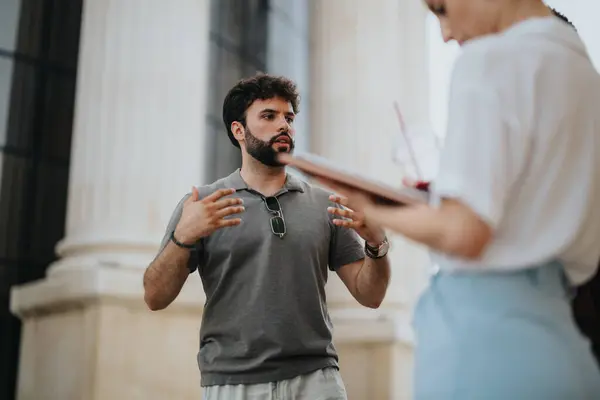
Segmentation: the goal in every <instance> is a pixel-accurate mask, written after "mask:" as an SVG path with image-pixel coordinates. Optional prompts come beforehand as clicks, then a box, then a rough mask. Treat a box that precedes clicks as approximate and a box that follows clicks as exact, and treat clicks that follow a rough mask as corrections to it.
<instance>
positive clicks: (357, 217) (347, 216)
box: [327, 194, 385, 246]
mask: <svg viewBox="0 0 600 400" xmlns="http://www.w3.org/2000/svg"><path fill="white" fill-rule="evenodd" d="M357 196H362V194H358V195H357ZM357 196H352V198H353V199H355V200H356V205H357V207H355V209H353V208H352V206H353V204H352V202H350V201H349V200H348V197H346V196H342V195H331V196H329V200H331V201H332V202H334V203H337V204H339V205H341V206H343V208H338V207H329V208H328V209H327V211H328V212H329V213H330V214H332V215H335V216H337V217H341V218H335V219H334V220H333V223H334V224H335V225H337V226H343V227H346V228H351V229H354V230H355V231H356V232H357V233H358V234H359V235H360V237H362V238H363V239H364V240H365V241H366V242H367V243H369V244H370V245H372V246H378V245H379V244H380V243H381V242H383V240H384V239H385V232H384V231H383V229H381V228H379V227H374V226H370V225H369V224H368V223H367V221H366V219H365V214H364V211H361V209H362V207H361V206H366V205H367V203H366V202H369V201H370V200H368V199H366V198H362V197H361V198H358V197H357Z"/></svg>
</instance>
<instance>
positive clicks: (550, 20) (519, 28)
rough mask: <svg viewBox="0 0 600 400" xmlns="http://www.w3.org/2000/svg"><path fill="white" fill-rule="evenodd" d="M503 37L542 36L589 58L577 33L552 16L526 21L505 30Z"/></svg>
mask: <svg viewBox="0 0 600 400" xmlns="http://www.w3.org/2000/svg"><path fill="white" fill-rule="evenodd" d="M503 35H504V36H507V37H510V36H520V35H539V36H543V37H545V38H546V39H548V40H551V41H553V42H555V43H559V44H561V45H563V46H565V47H568V48H571V49H572V50H574V51H576V52H577V53H579V54H581V55H582V56H584V57H586V58H589V56H588V53H587V50H586V47H585V44H584V43H583V41H582V40H581V37H580V36H579V34H578V33H577V31H576V30H575V29H574V28H573V27H572V26H571V25H569V24H567V23H566V22H564V21H562V20H560V19H559V18H557V17H554V16H549V17H536V18H529V19H526V20H524V21H521V22H519V23H517V24H515V25H513V26H512V27H510V28H508V29H507V30H505V31H504V33H503Z"/></svg>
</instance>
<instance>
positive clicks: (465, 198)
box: [433, 55, 527, 229]
mask: <svg viewBox="0 0 600 400" xmlns="http://www.w3.org/2000/svg"><path fill="white" fill-rule="evenodd" d="M478 56H482V55H475V56H471V57H467V58H464V59H462V60H459V61H458V62H457V64H456V68H457V69H459V70H457V71H456V72H455V73H454V74H453V77H452V83H451V88H450V102H449V109H448V124H447V130H446V139H445V142H444V148H443V150H442V152H441V155H440V164H439V172H438V176H437V177H436V179H435V182H434V187H433V192H434V194H435V195H436V197H439V198H442V199H443V198H454V199H457V200H460V201H461V202H462V203H464V204H466V205H467V206H468V207H469V208H471V209H472V210H473V211H474V212H475V213H476V214H477V215H478V216H479V217H480V218H482V219H483V220H484V221H486V223H488V224H489V225H490V226H491V227H492V229H495V228H496V227H497V226H498V224H499V223H500V220H501V219H502V215H503V212H504V208H505V204H506V201H507V198H508V196H509V193H510V190H511V188H512V186H513V184H514V183H515V181H516V180H517V178H518V176H519V174H520V171H521V169H522V166H523V165H524V161H525V156H526V152H527V146H526V143H525V141H524V140H522V139H523V138H524V135H522V132H520V131H519V129H518V123H517V115H516V112H515V111H514V109H513V108H511V107H510V105H507V104H504V103H503V102H502V101H501V98H503V97H502V96H500V93H499V91H498V85H499V84H500V83H498V82H496V83H497V84H495V82H494V78H497V74H493V75H494V76H486V72H485V70H484V69H483V68H485V63H482V62H481V60H479V59H478ZM482 67H483V68H482ZM496 72H497V71H496Z"/></svg>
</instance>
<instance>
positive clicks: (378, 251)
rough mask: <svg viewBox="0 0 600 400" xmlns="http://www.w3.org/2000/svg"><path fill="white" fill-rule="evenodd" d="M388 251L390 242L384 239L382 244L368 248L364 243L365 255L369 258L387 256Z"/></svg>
mask: <svg viewBox="0 0 600 400" xmlns="http://www.w3.org/2000/svg"><path fill="white" fill-rule="evenodd" d="M389 249H390V242H389V241H388V238H387V237H386V238H384V239H383V242H381V243H380V244H379V245H378V246H370V245H369V244H368V243H367V242H365V254H366V255H367V257H369V258H374V259H377V258H383V257H385V256H386V255H387V253H388V250H389Z"/></svg>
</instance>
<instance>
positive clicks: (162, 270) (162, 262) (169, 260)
mask: <svg viewBox="0 0 600 400" xmlns="http://www.w3.org/2000/svg"><path fill="white" fill-rule="evenodd" d="M189 257H190V250H187V249H183V248H181V247H178V246H176V245H175V244H174V243H172V242H169V243H168V244H167V245H166V246H165V248H164V249H163V251H162V252H161V253H160V254H159V255H158V257H156V259H155V260H154V261H152V263H151V264H150V265H149V266H148V268H147V269H146V272H145V273H144V300H145V301H146V304H147V305H148V307H149V308H150V309H151V310H162V309H164V308H166V307H167V306H168V305H169V304H171V302H173V300H175V298H176V297H177V295H178V294H179V292H180V291H181V288H182V287H183V284H184V283H185V281H186V279H187V277H188V275H189V270H188V261H189Z"/></svg>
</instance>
